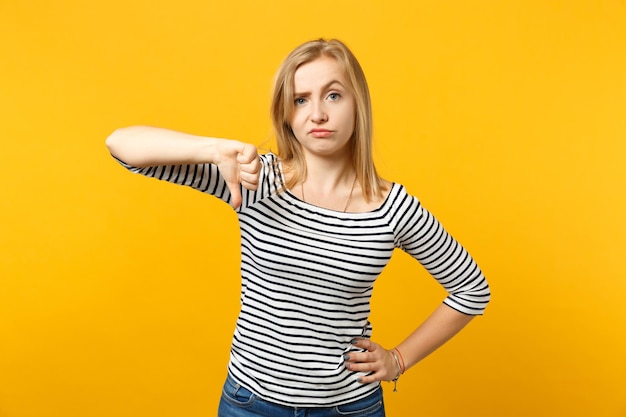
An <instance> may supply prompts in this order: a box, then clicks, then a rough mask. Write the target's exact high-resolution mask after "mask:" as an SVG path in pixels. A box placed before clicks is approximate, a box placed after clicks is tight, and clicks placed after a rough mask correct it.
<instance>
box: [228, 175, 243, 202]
mask: <svg viewBox="0 0 626 417" xmlns="http://www.w3.org/2000/svg"><path fill="white" fill-rule="evenodd" d="M226 186H227V187H228V190H229V191H230V199H231V202H232V204H233V207H234V208H239V206H240V205H241V200H242V198H241V191H240V190H239V183H238V182H232V181H227V182H226Z"/></svg>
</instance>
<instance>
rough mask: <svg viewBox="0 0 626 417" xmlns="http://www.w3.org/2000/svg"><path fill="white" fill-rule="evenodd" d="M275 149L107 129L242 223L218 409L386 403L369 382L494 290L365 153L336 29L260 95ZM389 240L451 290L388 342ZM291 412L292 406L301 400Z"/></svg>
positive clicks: (135, 154) (117, 143)
mask: <svg viewBox="0 0 626 417" xmlns="http://www.w3.org/2000/svg"><path fill="white" fill-rule="evenodd" d="M271 113H272V121H273V124H274V128H275V133H276V139H277V142H278V150H277V154H273V153H266V154H262V155H259V154H258V153H257V149H256V148H255V146H253V145H251V144H247V143H244V142H240V141H236V140H229V139H219V138H208V137H199V136H194V135H188V134H185V133H180V132H174V131H170V130H165V129H159V128H152V127H130V128H123V129H119V130H117V131H115V132H114V133H113V134H111V136H110V137H109V138H108V139H107V145H108V147H109V150H110V152H111V153H112V155H113V156H114V157H115V158H116V159H117V160H118V161H119V162H120V163H121V164H122V165H124V166H125V167H127V168H128V169H130V170H131V171H132V172H137V173H141V174H143V175H146V176H149V177H155V178H158V179H161V180H167V181H171V182H175V183H178V184H182V185H187V186H190V187H193V188H195V189H197V190H200V191H203V192H205V193H208V194H211V195H214V196H216V197H218V198H219V199H221V200H223V201H225V202H227V203H229V204H231V205H232V207H233V208H234V209H235V210H236V212H237V214H238V218H239V224H240V228H241V280H242V291H241V311H240V314H239V317H238V319H237V323H236V329H235V334H234V336H233V340H232V345H231V355H230V361H229V364H228V375H227V379H226V383H225V385H224V390H223V395H222V400H221V402H220V406H219V411H218V415H219V416H220V417H227V416H271V417H281V416H287V415H289V416H293V415H310V416H319V417H322V416H331V415H343V414H348V415H351V416H384V413H385V412H384V405H383V398H382V391H381V387H380V381H394V383H395V382H396V381H397V379H398V378H399V376H400V375H401V374H402V373H404V372H405V371H406V370H408V369H409V368H410V367H412V366H413V365H415V364H416V363H418V362H419V361H420V360H422V359H423V358H425V357H426V356H427V355H428V354H430V353H431V352H433V351H434V350H435V349H437V348H438V347H439V346H441V345H442V344H443V343H445V342H446V341H447V340H448V339H450V338H451V337H452V336H454V335H455V334H456V333H457V332H459V331H460V330H461V329H462V328H463V327H464V326H465V325H466V324H467V323H468V322H469V321H470V320H471V319H472V317H474V316H475V315H480V314H482V313H483V311H484V308H485V306H486V304H487V303H488V301H489V297H490V292H489V287H488V285H487V282H486V281H485V278H484V276H483V274H482V272H481V270H480V269H479V267H478V266H477V265H476V263H475V262H474V260H473V259H472V258H471V256H470V255H469V254H468V253H467V251H466V250H465V249H464V248H463V247H462V246H461V245H460V244H459V243H458V242H457V241H455V240H454V239H453V238H452V237H451V236H450V235H449V234H448V233H447V232H446V231H445V230H444V229H443V227H442V226H441V225H440V223H439V222H438V221H437V220H436V219H435V218H434V217H433V216H432V215H431V213H429V212H428V211H427V210H426V209H425V208H424V207H423V206H422V205H421V204H420V202H419V200H418V199H417V198H416V197H413V196H411V195H409V194H408V192H407V191H406V189H405V188H404V187H403V186H402V185H400V184H397V183H391V182H389V181H386V180H383V179H382V178H380V177H379V176H378V174H377V172H376V169H375V167H374V163H373V160H372V151H371V149H372V122H371V105H370V96H369V91H368V87H367V82H366V80H365V76H364V74H363V71H362V69H361V67H360V65H359V63H358V62H357V60H356V58H355V57H354V55H353V54H352V53H351V52H350V50H349V49H348V48H347V47H346V46H345V45H344V44H343V43H341V42H340V41H337V40H329V41H326V40H316V41H311V42H307V43H305V44H303V45H301V46H299V47H298V48H296V49H295V50H294V51H292V52H291V53H290V54H289V55H288V56H287V58H286V59H285V61H284V62H283V64H282V66H281V67H280V69H279V71H278V74H277V76H276V80H275V86H274V94H273V100H272V106H271ZM395 248H400V249H402V250H404V251H405V252H407V253H408V254H410V255H411V256H413V257H414V258H415V259H416V260H417V261H419V262H420V263H421V264H422V265H423V266H424V267H425V268H426V269H427V270H428V271H429V272H430V273H431V275H432V276H433V277H434V278H435V279H436V280H437V281H438V282H439V283H440V284H441V285H442V286H443V287H444V288H445V289H446V290H447V291H448V296H447V297H446V299H445V300H444V302H443V303H442V304H441V305H440V306H439V307H438V308H437V309H436V310H435V311H434V312H433V313H432V314H431V315H430V316H429V317H428V318H427V319H426V320H425V321H424V322H423V323H421V324H420V325H419V326H418V327H417V328H416V330H415V331H413V332H412V333H411V334H409V335H408V336H406V335H405V336H404V337H400V338H399V344H398V345H397V346H396V347H395V348H393V349H386V348H384V347H382V346H381V345H379V344H377V343H376V342H374V341H373V340H371V339H370V335H371V332H372V327H371V325H370V322H369V321H368V317H369V314H370V304H369V302H370V296H371V294H372V289H373V285H374V282H375V280H376V278H377V277H378V276H379V274H380V273H381V272H382V270H383V268H384V267H385V265H386V264H387V263H388V261H389V259H390V258H391V255H392V252H393V251H394V249H395ZM298 413H302V414H298Z"/></svg>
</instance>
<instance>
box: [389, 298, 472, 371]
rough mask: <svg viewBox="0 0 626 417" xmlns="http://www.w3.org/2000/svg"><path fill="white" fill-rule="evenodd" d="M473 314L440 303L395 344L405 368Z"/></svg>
mask: <svg viewBox="0 0 626 417" xmlns="http://www.w3.org/2000/svg"><path fill="white" fill-rule="evenodd" d="M474 317H475V316H471V315H467V314H463V313H460V312H458V311H456V310H454V309H452V308H450V307H448V306H447V305H445V304H441V305H440V306H439V307H438V308H437V309H436V310H435V311H434V312H433V313H432V314H431V315H430V316H429V317H428V318H427V319H426V320H425V321H424V322H423V323H422V324H421V325H420V326H419V327H418V328H417V329H415V331H413V333H411V334H410V335H409V336H408V337H407V338H406V339H405V340H404V341H402V343H400V344H399V345H398V346H397V350H398V351H399V352H400V355H401V356H402V359H403V361H404V365H405V370H406V369H409V368H410V367H412V366H413V365H415V364H417V363H418V362H419V361H421V360H422V359H424V358H425V357H427V356H428V355H430V354H431V353H432V352H434V351H435V350H436V349H437V348H439V347H440V346H442V345H443V344H444V343H445V342H447V341H448V340H450V339H451V338H452V337H453V336H454V335H456V334H457V333H458V332H459V331H461V329H463V328H464V327H465V326H466V325H467V324H468V323H469V322H470V321H471V320H472V319H473V318H474Z"/></svg>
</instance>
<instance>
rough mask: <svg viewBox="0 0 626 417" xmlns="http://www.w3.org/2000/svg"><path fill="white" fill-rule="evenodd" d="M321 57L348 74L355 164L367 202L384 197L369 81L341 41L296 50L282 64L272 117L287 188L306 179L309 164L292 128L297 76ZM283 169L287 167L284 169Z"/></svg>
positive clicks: (309, 44)
mask: <svg viewBox="0 0 626 417" xmlns="http://www.w3.org/2000/svg"><path fill="white" fill-rule="evenodd" d="M321 57H330V58H333V59H335V60H337V62H338V63H340V64H341V65H342V66H343V68H344V71H345V76H346V81H347V84H348V85H347V86H346V87H347V88H348V89H349V90H350V92H351V93H352V94H353V96H354V99H355V108H356V114H355V126H354V133H353V134H352V138H351V139H350V144H349V146H350V151H351V154H352V156H353V157H352V164H353V166H354V169H355V170H356V174H357V178H358V181H359V184H360V185H361V189H362V192H363V196H364V198H365V200H366V201H370V200H372V199H373V198H376V197H378V196H380V195H381V193H382V180H381V178H380V177H379V176H378V173H377V172H376V167H375V166H374V160H373V156H372V105H371V100H370V94H369V89H368V87H367V80H366V79H365V74H364V73H363V69H362V68H361V65H360V64H359V62H358V61H357V59H356V57H355V56H354V54H353V53H352V52H351V51H350V50H349V49H348V47H347V46H346V45H345V44H344V43H343V42H341V41H339V40H336V39H331V40H325V39H318V40H314V41H309V42H306V43H304V44H302V45H300V46H298V47H297V48H296V49H294V50H293V51H292V52H291V53H290V54H289V55H287V57H286V58H285V60H284V61H283V63H282V65H281V66H280V68H279V69H278V72H277V73H276V77H275V79H274V89H273V93H272V106H271V117H272V123H273V125H274V133H275V135H276V141H277V146H278V156H279V158H280V159H281V160H282V161H283V162H285V163H286V165H287V166H288V167H289V169H290V172H289V173H290V175H289V176H288V178H287V182H286V184H285V186H286V188H293V187H294V186H295V185H297V184H298V183H300V182H302V181H304V179H305V178H306V161H305V160H304V154H303V153H302V148H301V146H300V143H299V142H298V140H297V139H296V137H295V135H294V134H293V131H292V129H291V126H290V122H289V121H290V120H291V116H292V114H293V109H294V74H295V73H296V70H297V69H298V68H299V67H300V66H301V65H303V64H306V63H309V62H312V61H314V60H316V59H318V58H321ZM283 166H284V165H283Z"/></svg>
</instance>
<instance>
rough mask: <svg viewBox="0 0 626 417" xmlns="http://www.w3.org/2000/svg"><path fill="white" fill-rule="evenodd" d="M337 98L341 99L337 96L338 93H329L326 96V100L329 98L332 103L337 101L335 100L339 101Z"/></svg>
mask: <svg viewBox="0 0 626 417" xmlns="http://www.w3.org/2000/svg"><path fill="white" fill-rule="evenodd" d="M339 97H341V96H340V95H339V93H330V94H329V95H328V98H329V99H330V100H332V101H337V100H339Z"/></svg>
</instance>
